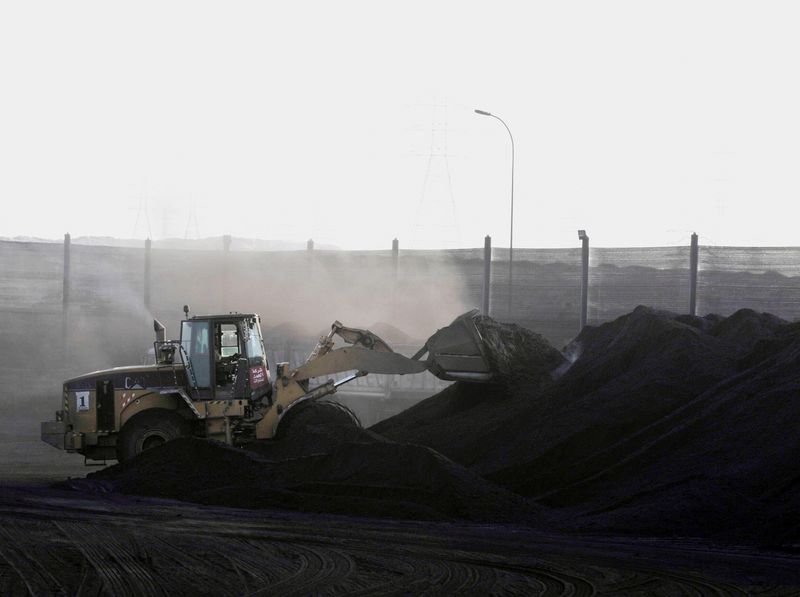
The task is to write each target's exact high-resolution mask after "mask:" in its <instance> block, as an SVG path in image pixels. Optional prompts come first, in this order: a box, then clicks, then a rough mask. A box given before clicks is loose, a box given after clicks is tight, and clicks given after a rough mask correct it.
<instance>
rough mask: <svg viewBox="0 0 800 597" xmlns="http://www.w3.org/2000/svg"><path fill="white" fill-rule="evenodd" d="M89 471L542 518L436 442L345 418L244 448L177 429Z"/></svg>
mask: <svg viewBox="0 0 800 597" xmlns="http://www.w3.org/2000/svg"><path fill="white" fill-rule="evenodd" d="M89 479H90V485H91V484H95V485H97V484H99V485H100V487H102V488H105V489H110V490H113V491H119V492H122V493H131V494H136V495H145V496H158V497H167V498H173V499H180V500H186V501H192V502H199V503H204V504H217V505H224V506H235V507H245V508H283V509H292V510H303V511H313V512H325V513H334V514H351V515H359V516H378V517H389V518H401V519H416V520H448V519H467V520H478V521H510V520H518V521H525V520H537V519H538V517H536V516H535V515H534V512H535V511H536V508H534V507H531V505H530V504H529V503H528V502H527V500H525V499H524V498H521V497H519V496H516V495H514V494H512V493H510V492H508V491H507V490H504V489H502V488H500V487H497V486H495V485H493V484H491V483H489V482H487V481H485V480H484V479H482V478H480V477H479V476H478V475H476V474H475V473H473V472H471V471H469V470H468V469H466V468H464V467H462V466H460V465H458V464H456V463H454V462H452V461H450V460H449V459H447V458H445V457H443V456H442V455H441V454H438V453H436V452H435V451H433V450H431V449H430V448H427V447H424V446H416V445H408V444H399V443H395V442H391V441H388V440H386V439H384V438H382V437H380V436H377V435H375V434H373V433H371V432H369V431H365V430H363V429H360V428H358V427H354V426H346V425H342V424H341V423H335V424H326V423H321V422H317V423H314V424H310V425H308V426H307V427H306V429H305V430H304V431H303V432H302V433H292V434H291V435H290V436H289V437H286V438H284V439H281V440H274V441H262V442H255V443H253V444H251V445H249V446H248V448H247V450H241V449H236V448H231V447H228V446H226V445H223V444H219V443H216V442H209V441H204V440H199V439H179V440H175V441H173V442H170V443H168V444H166V445H165V446H163V447H162V448H159V449H156V450H150V451H147V452H144V453H143V454H141V455H140V456H139V457H137V458H135V459H134V460H132V461H130V462H128V463H123V464H118V465H115V466H112V467H109V468H107V469H104V470H102V471H99V472H97V473H93V474H91V475H89ZM81 483H85V482H81ZM83 488H85V486H84V487H83Z"/></svg>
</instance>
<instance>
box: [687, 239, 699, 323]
mask: <svg viewBox="0 0 800 597" xmlns="http://www.w3.org/2000/svg"><path fill="white" fill-rule="evenodd" d="M698 254H699V250H698V247H697V233H696V232H692V245H691V248H690V250H689V315H697V261H698V260H697V257H698Z"/></svg>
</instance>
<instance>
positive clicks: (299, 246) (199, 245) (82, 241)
mask: <svg viewBox="0 0 800 597" xmlns="http://www.w3.org/2000/svg"><path fill="white" fill-rule="evenodd" d="M222 238H223V237H221V236H211V237H208V238H163V239H159V240H154V241H153V248H154V249H182V250H192V251H213V250H218V249H221V248H222V246H223V241H222ZM0 240H2V241H14V242H25V243H61V242H63V241H62V239H60V238H59V239H52V238H37V237H33V236H15V237H13V238H11V237H7V236H0ZM72 242H73V243H74V244H76V245H92V246H103V247H142V246H144V241H143V240H141V239H135V238H114V237H111V236H77V237H74V238H72ZM305 248H306V243H305V242H296V241H285V240H267V239H262V238H240V237H236V236H234V237H232V239H231V250H232V251H300V250H303V249H305ZM314 248H316V249H320V250H338V249H339V247H337V246H335V245H325V244H315V246H314Z"/></svg>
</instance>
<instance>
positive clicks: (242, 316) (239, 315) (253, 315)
mask: <svg viewBox="0 0 800 597" xmlns="http://www.w3.org/2000/svg"><path fill="white" fill-rule="evenodd" d="M254 318H257V319H261V318H260V317H259V316H258V313H227V314H226V315H192V316H191V317H190V318H189V319H186V320H184V321H195V320H199V319H211V320H215V321H219V320H227V321H230V320H232V319H235V320H238V319H254Z"/></svg>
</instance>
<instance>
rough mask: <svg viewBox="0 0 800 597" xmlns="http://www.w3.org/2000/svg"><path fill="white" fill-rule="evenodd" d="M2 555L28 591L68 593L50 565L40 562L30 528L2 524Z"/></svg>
mask: <svg viewBox="0 0 800 597" xmlns="http://www.w3.org/2000/svg"><path fill="white" fill-rule="evenodd" d="M0 538H2V539H5V541H2V542H0V556H2V558H3V559H4V560H5V561H6V562H8V564H9V566H10V567H11V568H12V569H13V570H14V572H16V574H17V575H18V576H19V579H20V581H21V583H22V584H23V585H25V587H26V588H27V590H28V593H29V594H31V595H34V596H38V595H67V594H68V593H67V590H66V589H65V587H64V585H63V584H62V583H61V581H59V580H58V579H56V578H55V577H54V576H53V574H52V573H51V572H50V569H49V566H47V564H44V563H42V562H40V561H39V560H38V559H36V557H35V556H34V554H35V553H36V551H37V550H36V545H37V544H36V543H35V535H31V533H30V529H25V530H22V529H20V526H19V525H18V524H14V523H8V522H6V523H5V524H4V525H3V526H0Z"/></svg>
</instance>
